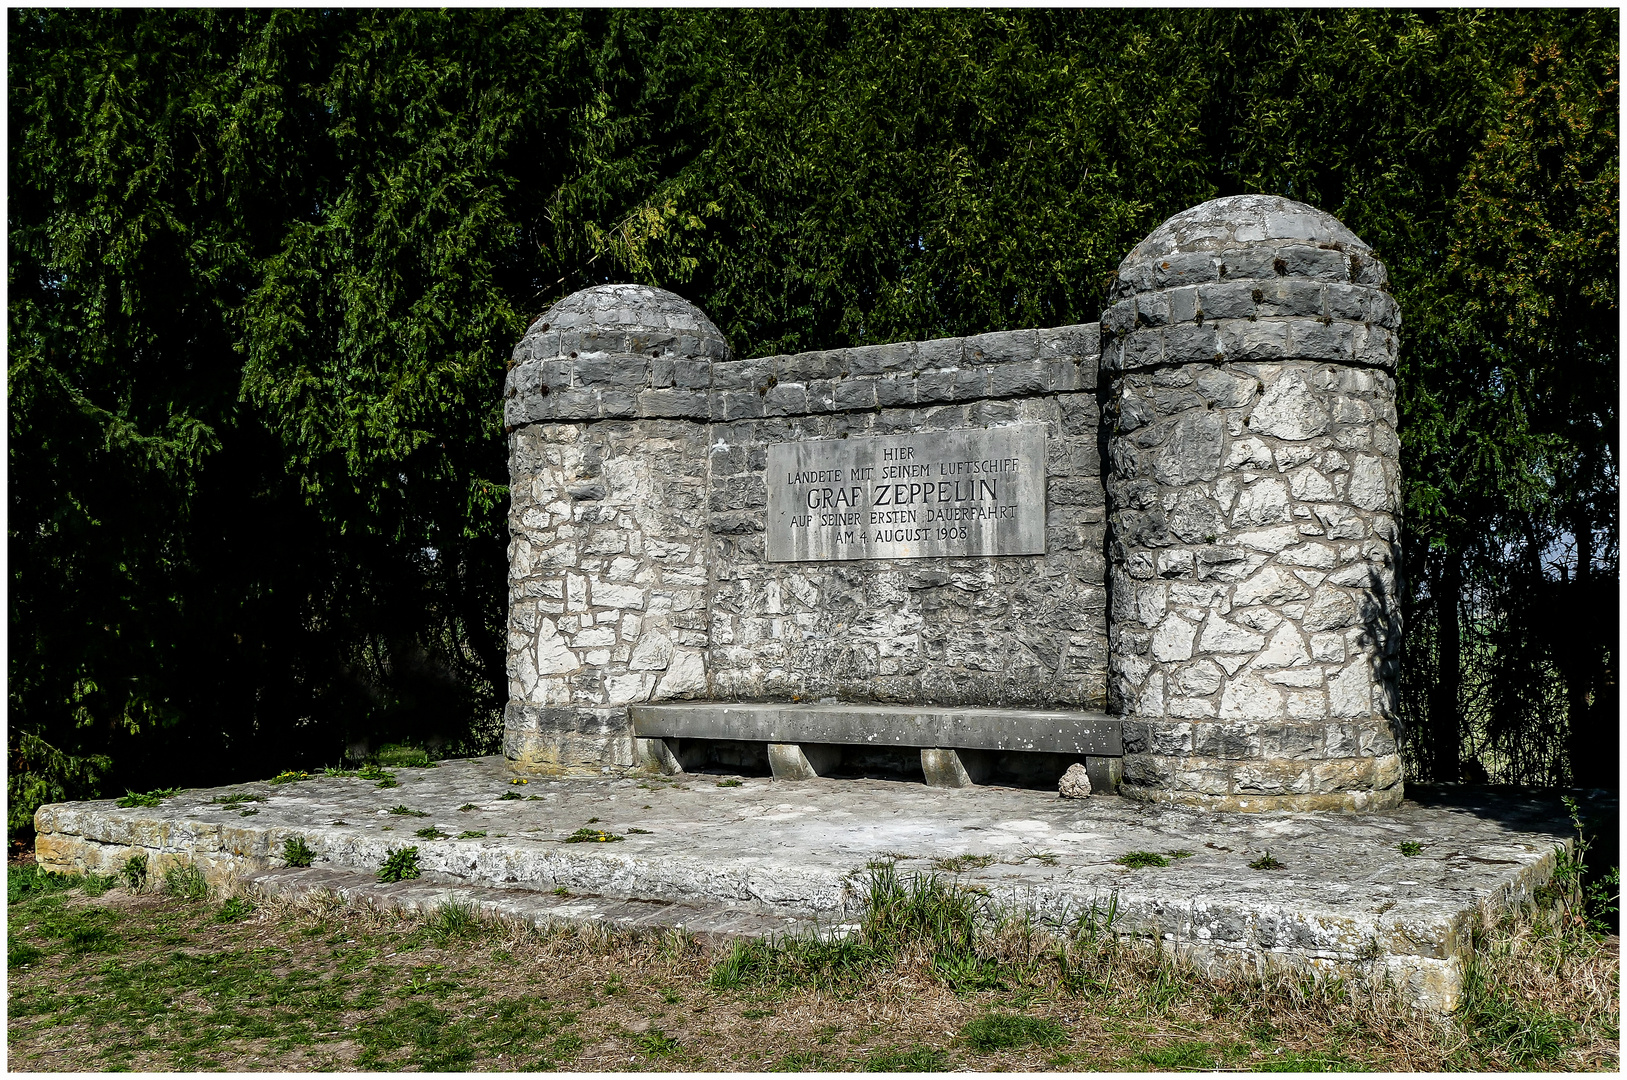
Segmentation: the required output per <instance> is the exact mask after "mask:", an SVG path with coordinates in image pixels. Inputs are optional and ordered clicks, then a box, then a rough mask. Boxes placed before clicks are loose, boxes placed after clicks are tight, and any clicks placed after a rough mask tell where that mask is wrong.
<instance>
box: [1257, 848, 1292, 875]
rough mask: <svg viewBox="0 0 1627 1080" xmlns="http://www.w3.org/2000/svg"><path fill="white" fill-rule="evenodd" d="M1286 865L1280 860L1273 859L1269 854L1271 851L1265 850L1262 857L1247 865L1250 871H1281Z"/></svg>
mask: <svg viewBox="0 0 1627 1080" xmlns="http://www.w3.org/2000/svg"><path fill="white" fill-rule="evenodd" d="M1287 865H1288V864H1287V863H1285V862H1283V861H1282V860H1281V859H1278V858H1275V857H1274V856H1273V855H1272V854H1271V849H1270V848H1267V849H1266V852H1265V854H1264V855H1261V856H1260V857H1259V858H1258V859H1255V860H1254V861H1253V862H1251V863H1249V864H1248V868H1249V869H1250V870H1281V869H1282V868H1283V867H1285V866H1287Z"/></svg>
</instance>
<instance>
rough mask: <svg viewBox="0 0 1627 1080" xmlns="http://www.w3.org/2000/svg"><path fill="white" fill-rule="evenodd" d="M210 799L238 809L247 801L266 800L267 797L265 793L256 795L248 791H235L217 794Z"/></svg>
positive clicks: (229, 808)
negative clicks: (227, 793) (228, 793)
mask: <svg viewBox="0 0 1627 1080" xmlns="http://www.w3.org/2000/svg"><path fill="white" fill-rule="evenodd" d="M209 801H210V802H211V803H218V804H219V805H221V806H224V807H225V808H226V809H228V810H236V809H238V808H239V807H241V806H242V805H243V804H244V803H246V802H265V801H266V797H265V796H264V795H254V794H251V793H249V792H247V791H234V792H232V793H231V794H230V795H216V796H215V797H214V798H212V799H210V800H209Z"/></svg>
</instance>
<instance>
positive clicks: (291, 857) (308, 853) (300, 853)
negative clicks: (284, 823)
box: [282, 836, 316, 866]
mask: <svg viewBox="0 0 1627 1080" xmlns="http://www.w3.org/2000/svg"><path fill="white" fill-rule="evenodd" d="M315 858H316V852H314V851H312V850H311V849H310V846H309V845H308V844H306V843H305V838H304V837H303V836H289V837H285V838H284V839H283V842H282V861H283V862H285V863H287V864H288V865H289V866H310V865H311V860H313V859H315Z"/></svg>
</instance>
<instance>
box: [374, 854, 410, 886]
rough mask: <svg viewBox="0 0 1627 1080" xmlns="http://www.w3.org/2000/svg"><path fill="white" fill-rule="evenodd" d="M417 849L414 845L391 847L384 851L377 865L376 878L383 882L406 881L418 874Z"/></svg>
mask: <svg viewBox="0 0 1627 1080" xmlns="http://www.w3.org/2000/svg"><path fill="white" fill-rule="evenodd" d="M418 873H419V871H418V849H417V848H416V847H406V848H400V849H397V848H391V849H390V850H389V851H387V852H385V855H384V862H383V864H381V865H380V866H379V870H378V879H379V880H380V881H383V882H390V881H406V880H407V879H409V878H415V877H417V876H418Z"/></svg>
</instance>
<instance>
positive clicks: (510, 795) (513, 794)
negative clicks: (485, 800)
mask: <svg viewBox="0 0 1627 1080" xmlns="http://www.w3.org/2000/svg"><path fill="white" fill-rule="evenodd" d="M497 798H498V799H499V800H500V801H502V802H508V801H510V800H519V799H523V798H525V796H524V795H521V794H520V793H519V792H518V791H505V792H503V793H502V794H501V795H499V796H497Z"/></svg>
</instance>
